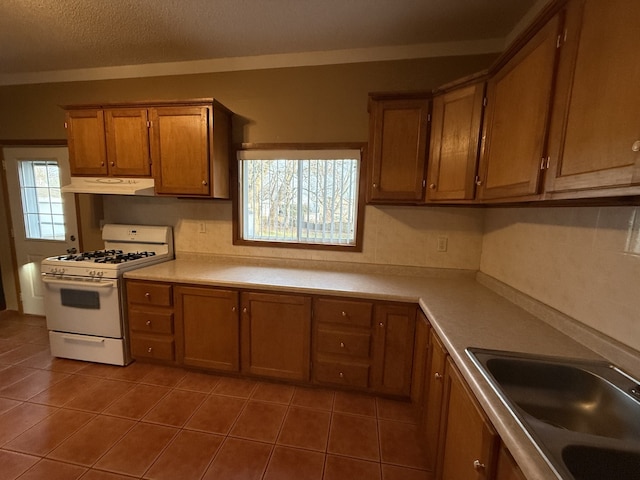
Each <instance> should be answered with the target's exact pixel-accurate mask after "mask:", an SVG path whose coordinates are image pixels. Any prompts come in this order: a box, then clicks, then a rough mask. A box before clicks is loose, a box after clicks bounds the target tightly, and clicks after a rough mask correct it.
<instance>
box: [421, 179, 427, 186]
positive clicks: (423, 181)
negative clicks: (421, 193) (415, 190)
mask: <svg viewBox="0 0 640 480" xmlns="http://www.w3.org/2000/svg"><path fill="white" fill-rule="evenodd" d="M426 186H427V180H426V179H425V178H423V179H422V188H424V187H426Z"/></svg>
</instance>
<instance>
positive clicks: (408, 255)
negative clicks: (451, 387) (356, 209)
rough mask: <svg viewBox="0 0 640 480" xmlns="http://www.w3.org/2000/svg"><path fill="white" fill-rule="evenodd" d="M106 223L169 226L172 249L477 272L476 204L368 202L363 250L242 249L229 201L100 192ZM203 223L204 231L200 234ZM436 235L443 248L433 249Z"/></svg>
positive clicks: (479, 233)
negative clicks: (234, 241) (235, 240)
mask: <svg viewBox="0 0 640 480" xmlns="http://www.w3.org/2000/svg"><path fill="white" fill-rule="evenodd" d="M104 198H105V202H104V214H105V220H106V221H107V222H114V223H140V224H149V225H172V226H173V227H174V241H175V249H176V252H177V253H178V254H179V253H199V254H216V255H239V256H257V257H270V258H287V259H301V260H323V261H332V262H352V263H367V264H378V265H406V266H415V267H432V268H456V269H465V270H478V268H479V267H480V251H481V246H482V228H483V217H484V214H483V211H482V209H479V208H443V207H428V208H427V207H396V206H393V207H390V206H385V207H374V206H367V207H366V209H365V210H366V211H365V223H364V226H365V227H364V243H363V251H362V252H359V253H357V252H353V253H350V252H335V251H325V250H306V249H291V248H270V247H247V246H235V245H233V244H232V228H233V224H232V213H231V202H229V201H213V202H212V201H201V200H186V199H184V200H176V199H165V198H144V197H125V196H122V197H118V196H105V197H104ZM202 227H204V230H205V231H204V232H201V229H202ZM439 236H446V237H447V240H448V241H447V251H446V252H438V251H437V243H438V237H439Z"/></svg>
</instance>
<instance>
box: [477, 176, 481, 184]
mask: <svg viewBox="0 0 640 480" xmlns="http://www.w3.org/2000/svg"><path fill="white" fill-rule="evenodd" d="M476 185H478V186H480V185H482V180H480V177H478V176H476Z"/></svg>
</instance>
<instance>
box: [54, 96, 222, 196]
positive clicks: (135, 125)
mask: <svg viewBox="0 0 640 480" xmlns="http://www.w3.org/2000/svg"><path fill="white" fill-rule="evenodd" d="M64 108H65V110H66V126H67V137H68V142H69V158H70V165H71V174H72V175H93V176H107V175H110V176H122V177H152V176H153V177H154V181H155V193H156V194H159V195H172V196H185V197H189V196H192V197H213V198H229V194H230V189H229V165H230V163H229V161H230V158H229V156H230V145H231V116H232V113H231V112H230V111H229V110H228V109H227V108H226V107H224V106H223V105H222V104H220V103H219V102H217V101H216V100H214V99H212V98H204V99H195V100H175V101H171V100H167V101H158V102H130V103H109V104H100V105H68V106H65V107H64Z"/></svg>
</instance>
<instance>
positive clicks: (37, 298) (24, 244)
mask: <svg viewBox="0 0 640 480" xmlns="http://www.w3.org/2000/svg"><path fill="white" fill-rule="evenodd" d="M3 156H4V160H5V169H6V175H7V187H8V188H7V190H8V193H9V209H10V211H11V223H12V228H13V241H14V245H15V250H16V258H17V262H18V277H19V279H20V298H21V299H22V306H23V310H24V313H27V314H32V315H44V300H43V285H42V281H41V280H40V262H41V261H42V259H43V258H45V257H52V256H55V255H63V254H65V253H67V251H73V250H72V249H76V250H77V249H78V227H77V222H76V203H75V198H74V196H73V194H72V193H64V194H63V193H61V192H60V187H61V186H62V185H66V184H67V183H69V151H68V149H67V147H12V148H4V149H3Z"/></svg>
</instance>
